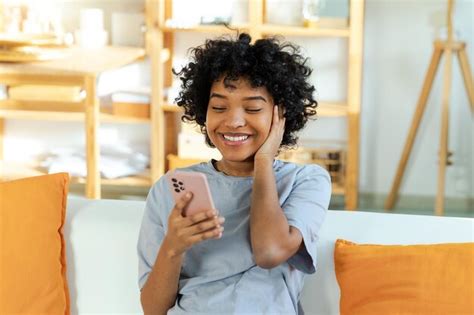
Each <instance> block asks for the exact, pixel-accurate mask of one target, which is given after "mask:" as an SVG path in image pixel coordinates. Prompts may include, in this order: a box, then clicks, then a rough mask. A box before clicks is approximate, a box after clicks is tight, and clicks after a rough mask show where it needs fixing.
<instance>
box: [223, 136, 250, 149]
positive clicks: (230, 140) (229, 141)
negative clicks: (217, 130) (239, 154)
mask: <svg viewBox="0 0 474 315" xmlns="http://www.w3.org/2000/svg"><path fill="white" fill-rule="evenodd" d="M249 138H250V135H248V134H243V133H239V134H235V133H232V134H230V133H225V134H221V139H222V140H223V141H224V143H225V144H226V145H232V146H236V145H241V144H243V143H245V142H246V141H247V140H248V139H249Z"/></svg>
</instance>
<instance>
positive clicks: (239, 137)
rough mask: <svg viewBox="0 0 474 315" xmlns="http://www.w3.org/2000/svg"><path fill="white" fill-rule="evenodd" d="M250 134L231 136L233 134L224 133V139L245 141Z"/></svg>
mask: <svg viewBox="0 0 474 315" xmlns="http://www.w3.org/2000/svg"><path fill="white" fill-rule="evenodd" d="M248 137H249V136H238V137H231V136H226V135H224V139H226V140H228V141H244V140H247V138H248Z"/></svg>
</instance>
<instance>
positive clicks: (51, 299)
mask: <svg viewBox="0 0 474 315" xmlns="http://www.w3.org/2000/svg"><path fill="white" fill-rule="evenodd" d="M68 180H69V177H68V175H67V174H66V173H60V174H53V175H46V176H38V177H32V178H25V179H20V180H15V181H10V182H2V183H0V231H1V232H0V244H1V246H0V247H1V250H0V279H1V281H0V314H48V315H52V314H61V315H63V314H69V312H70V308H69V307H70V305H69V291H68V286H67V280H66V257H65V244H64V237H63V233H62V228H63V224H64V219H65V215H66V196H67V188H68Z"/></svg>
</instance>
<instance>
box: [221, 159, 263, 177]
mask: <svg viewBox="0 0 474 315" xmlns="http://www.w3.org/2000/svg"><path fill="white" fill-rule="evenodd" d="M216 167H217V170H218V171H219V172H222V173H224V174H226V175H229V176H252V175H253V169H254V161H253V159H252V160H251V161H243V162H234V161H227V160H220V161H217V163H216Z"/></svg>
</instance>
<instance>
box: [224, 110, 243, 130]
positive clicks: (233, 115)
mask: <svg viewBox="0 0 474 315" xmlns="http://www.w3.org/2000/svg"><path fill="white" fill-rule="evenodd" d="M244 115H245V114H244V113H242V112H241V111H240V110H231V111H229V112H228V113H227V115H226V118H225V126H226V127H229V128H234V129H236V128H239V127H243V126H245V116H244Z"/></svg>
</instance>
